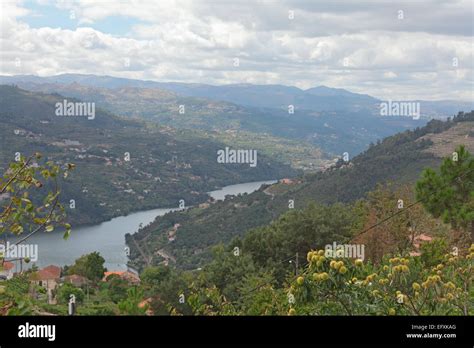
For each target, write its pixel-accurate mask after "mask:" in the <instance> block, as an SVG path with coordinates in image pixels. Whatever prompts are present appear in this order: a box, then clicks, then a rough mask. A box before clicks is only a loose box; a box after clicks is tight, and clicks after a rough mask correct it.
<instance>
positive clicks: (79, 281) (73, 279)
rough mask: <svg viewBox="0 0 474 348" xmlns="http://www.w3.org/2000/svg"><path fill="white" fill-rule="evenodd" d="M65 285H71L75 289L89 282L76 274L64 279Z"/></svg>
mask: <svg viewBox="0 0 474 348" xmlns="http://www.w3.org/2000/svg"><path fill="white" fill-rule="evenodd" d="M64 282H65V283H71V284H72V285H74V286H75V287H81V286H84V285H86V284H87V283H88V282H89V280H88V279H87V278H86V277H83V276H80V275H78V274H72V275H68V276H65V277H64Z"/></svg>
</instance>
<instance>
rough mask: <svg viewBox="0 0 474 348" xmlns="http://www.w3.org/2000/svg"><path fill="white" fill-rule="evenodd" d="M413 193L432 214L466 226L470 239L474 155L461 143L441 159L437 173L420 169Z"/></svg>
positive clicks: (473, 226)
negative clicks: (420, 172)
mask: <svg viewBox="0 0 474 348" xmlns="http://www.w3.org/2000/svg"><path fill="white" fill-rule="evenodd" d="M416 196H417V199H419V200H421V201H422V202H423V205H424V207H425V208H426V209H427V210H428V211H429V212H430V213H431V214H432V215H433V216H434V217H441V218H442V219H443V220H444V222H446V223H450V224H451V225H452V226H453V228H462V229H465V230H470V232H471V239H472V240H474V156H472V155H471V154H470V153H469V152H468V151H467V150H466V148H465V147H464V146H463V145H461V146H459V147H458V148H456V151H455V152H454V153H453V155H452V156H451V157H449V158H446V159H445V160H444V161H443V163H442V164H441V167H440V170H439V173H436V172H435V171H434V170H433V169H431V168H429V169H426V170H425V171H424V172H423V174H422V178H421V179H420V180H419V181H418V182H417V184H416Z"/></svg>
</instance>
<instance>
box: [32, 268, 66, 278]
mask: <svg viewBox="0 0 474 348" xmlns="http://www.w3.org/2000/svg"><path fill="white" fill-rule="evenodd" d="M60 277H61V268H60V267H58V266H54V265H50V266H48V267H45V268H43V269H40V270H39V271H38V272H36V274H34V275H33V276H32V278H34V279H35V280H50V279H59V278H60Z"/></svg>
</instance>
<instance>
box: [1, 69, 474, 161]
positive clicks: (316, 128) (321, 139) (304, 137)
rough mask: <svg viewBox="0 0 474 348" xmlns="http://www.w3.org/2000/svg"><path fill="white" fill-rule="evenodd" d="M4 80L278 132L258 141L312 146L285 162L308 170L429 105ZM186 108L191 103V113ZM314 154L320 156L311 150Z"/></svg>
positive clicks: (90, 80)
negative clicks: (383, 110) (410, 109)
mask: <svg viewBox="0 0 474 348" xmlns="http://www.w3.org/2000/svg"><path fill="white" fill-rule="evenodd" d="M0 83H2V84H15V85H18V86H20V87H21V88H25V89H29V90H34V91H41V92H45V93H59V94H61V95H63V96H69V97H75V98H78V99H81V100H84V101H93V102H95V103H97V106H98V107H102V108H104V109H107V110H110V111H112V112H113V113H115V114H118V115H121V116H126V117H133V118H144V119H150V120H154V121H157V122H158V124H161V125H167V126H171V127H175V128H181V129H197V130H202V131H205V132H207V133H208V134H209V135H212V136H215V137H217V138H218V139H219V140H221V141H231V142H232V141H233V140H235V141H237V142H239V140H240V139H242V138H243V139H245V140H246V141H248V140H249V139H257V138H265V137H270V138H271V139H263V140H262V142H263V143H264V144H263V145H262V144H254V146H255V147H256V148H257V149H259V150H261V151H267V152H266V153H267V154H270V151H269V149H270V148H272V147H274V144H276V143H279V142H288V141H297V142H298V144H293V145H296V147H298V146H299V147H302V148H304V150H303V152H304V153H305V155H304V156H298V158H297V160H293V161H292V160H291V159H285V161H286V163H289V162H291V164H292V165H293V166H295V167H297V168H301V169H313V170H314V169H317V168H320V167H321V166H323V165H324V164H323V163H321V160H322V159H324V158H326V159H331V158H334V157H335V156H340V155H341V154H342V153H344V152H348V153H349V154H350V155H351V156H354V155H356V154H358V153H360V152H361V151H363V150H364V149H366V148H367V146H369V144H370V143H372V142H376V141H377V140H379V139H382V138H384V137H386V136H389V135H391V134H394V133H396V132H398V131H403V130H406V129H412V128H414V127H418V126H422V125H423V124H424V123H425V122H426V121H427V118H424V117H423V115H424V114H423V106H422V107H421V111H422V112H421V115H422V117H421V119H420V120H414V119H413V118H411V117H406V116H389V117H381V116H380V112H379V105H380V101H379V100H377V99H376V98H373V97H370V96H368V95H362V94H356V93H351V92H349V91H346V90H343V89H335V88H328V87H323V86H321V87H315V88H311V89H308V90H305V91H303V90H301V89H299V88H296V87H287V86H281V85H268V86H266V85H251V84H237V85H224V86H211V85H204V84H184V83H165V82H164V83H162V82H154V81H141V80H131V79H123V78H115V77H109V76H95V75H76V74H65V75H58V76H51V77H37V76H2V77H0ZM435 104H436V102H435ZM180 105H182V106H183V107H184V108H183V110H182V111H183V113H181V112H180V109H179V107H180ZM436 105H437V104H436ZM440 105H442V107H441V106H440V108H439V109H438V107H437V106H436V107H435V109H436V110H435V113H434V114H436V115H438V116H440V117H442V118H446V117H449V116H452V115H454V114H455V113H456V112H457V111H459V110H464V107H466V110H468V109H469V108H468V106H469V105H464V104H463V103H451V102H444V103H443V104H440ZM290 108H291V109H292V110H291V112H290ZM451 111H452V112H451ZM434 114H433V115H434ZM209 132H216V133H209ZM256 134H258V137H255V135H256ZM223 137H224V138H226V139H223ZM232 138H234V139H232ZM269 143H270V144H272V146H268V144H269ZM314 152H317V153H318V154H317V155H311V154H310V153H314ZM304 158H305V159H306V160H304ZM288 161H289V162H288Z"/></svg>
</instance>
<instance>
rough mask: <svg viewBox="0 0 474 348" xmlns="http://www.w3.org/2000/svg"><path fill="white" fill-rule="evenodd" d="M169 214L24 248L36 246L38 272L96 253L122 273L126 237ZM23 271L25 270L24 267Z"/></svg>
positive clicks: (235, 189) (227, 191)
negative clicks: (49, 266)
mask: <svg viewBox="0 0 474 348" xmlns="http://www.w3.org/2000/svg"><path fill="white" fill-rule="evenodd" d="M274 182H275V181H274V180H272V181H258V182H248V183H244V184H237V185H230V186H226V187H224V188H222V189H221V190H216V191H212V192H209V195H210V196H211V197H213V198H214V199H217V200H222V199H224V197H225V196H226V195H237V194H239V193H251V192H253V191H255V190H257V189H259V188H260V186H262V185H263V184H272V183H274ZM172 210H173V209H172V208H170V209H153V210H147V211H141V212H137V213H133V214H129V215H127V216H119V217H116V218H114V219H112V220H110V221H107V222H103V223H100V224H97V225H92V226H86V227H79V228H77V229H74V228H73V230H72V231H71V235H70V237H69V238H68V239H67V240H64V239H63V234H62V233H59V232H58V233H54V232H52V233H42V234H40V235H39V234H38V235H34V236H32V237H31V238H29V239H28V240H27V241H26V242H25V244H32V245H35V244H36V245H38V260H37V261H36V262H35V264H36V265H37V266H38V267H40V268H41V267H45V266H48V265H57V266H64V265H70V264H72V263H73V262H74V260H76V259H77V258H79V257H80V256H82V255H84V254H88V253H91V252H93V251H98V252H100V254H101V255H102V257H103V258H104V259H105V267H107V269H108V270H124V269H126V263H127V256H126V252H125V234H127V233H134V232H136V231H137V230H138V228H139V226H140V224H143V226H145V225H147V224H149V223H150V222H152V221H153V220H154V219H155V218H156V217H157V216H161V215H164V214H166V213H168V212H170V211H172ZM29 266H31V263H30V265H29ZM23 267H24V268H25V265H23ZM17 268H18V267H17Z"/></svg>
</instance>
